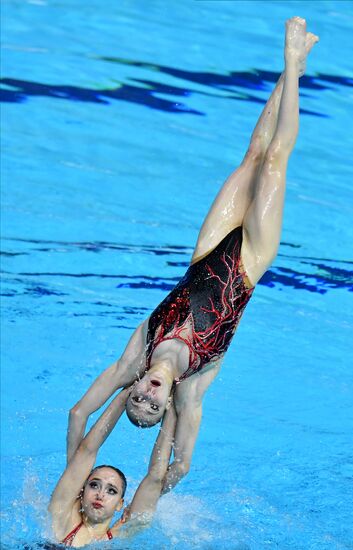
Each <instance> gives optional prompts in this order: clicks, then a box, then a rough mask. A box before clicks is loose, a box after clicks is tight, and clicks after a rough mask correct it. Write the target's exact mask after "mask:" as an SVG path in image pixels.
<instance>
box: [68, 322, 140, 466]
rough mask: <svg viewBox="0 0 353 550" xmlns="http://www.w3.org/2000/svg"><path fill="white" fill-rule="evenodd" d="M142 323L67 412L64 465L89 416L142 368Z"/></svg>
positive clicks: (77, 442) (77, 441) (74, 448)
mask: <svg viewBox="0 0 353 550" xmlns="http://www.w3.org/2000/svg"><path fill="white" fill-rule="evenodd" d="M144 348H145V337H144V323H143V324H142V325H140V326H139V327H138V328H137V329H136V330H135V332H134V333H133V335H132V337H131V338H130V341H129V343H128V345H127V347H126V349H125V351H124V354H123V355H122V357H121V358H120V359H119V360H118V361H116V362H115V363H113V364H112V365H111V366H110V367H109V368H108V369H106V370H105V371H104V372H103V373H102V374H101V375H100V376H99V377H98V378H97V379H96V380H95V381H94V382H93V384H92V386H91V387H90V388H89V390H88V391H87V392H86V393H85V395H84V396H83V397H82V399H80V401H78V403H76V405H75V406H74V407H73V408H72V409H71V410H70V414H69V425H68V430H67V463H69V462H70V460H71V459H72V457H73V456H74V454H75V452H76V450H77V448H78V446H79V444H80V442H81V440H82V438H83V436H84V433H85V429H86V424H87V419H88V417H89V415H90V414H92V413H93V412H95V411H96V410H97V409H99V408H100V407H101V406H102V405H104V403H105V402H106V401H107V400H108V399H109V397H111V396H112V395H113V393H114V392H115V391H116V390H118V389H119V388H122V387H125V386H129V385H130V384H132V383H133V382H134V380H136V377H137V375H138V374H139V373H140V371H141V370H142V369H143V368H144Z"/></svg>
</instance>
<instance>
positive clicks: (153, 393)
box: [126, 369, 173, 428]
mask: <svg viewBox="0 0 353 550" xmlns="http://www.w3.org/2000/svg"><path fill="white" fill-rule="evenodd" d="M172 385H173V380H172V379H170V378H167V377H165V376H163V374H162V373H161V372H158V371H156V369H153V370H152V369H151V370H150V371H148V372H147V373H146V374H145V375H144V377H143V378H141V380H139V381H138V382H135V384H134V386H133V388H132V391H131V393H130V395H129V398H128V400H127V403H126V414H127V416H128V418H129V420H130V421H131V422H132V423H133V424H135V426H139V427H141V428H150V427H151V426H154V425H155V424H157V423H158V422H159V421H160V420H161V418H162V417H163V414H164V412H165V411H166V410H167V409H168V408H169V407H170V404H171V401H172V399H171V397H170V390H171V388H172Z"/></svg>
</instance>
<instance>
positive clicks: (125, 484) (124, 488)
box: [87, 464, 127, 498]
mask: <svg viewBox="0 0 353 550" xmlns="http://www.w3.org/2000/svg"><path fill="white" fill-rule="evenodd" d="M101 468H110V469H111V470H114V472H116V473H117V474H119V476H120V479H121V481H122V482H123V490H122V493H121V498H124V495H125V491H126V487H127V481H126V477H125V475H124V474H123V472H122V471H121V470H119V468H115V466H111V465H110V464H101V465H100V466H95V467H94V468H93V470H92V471H91V473H90V474H89V476H88V477H91V475H92V474H93V473H94V472H96V471H97V470H100V469H101ZM87 479H88V478H87Z"/></svg>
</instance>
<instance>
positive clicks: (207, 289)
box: [146, 227, 254, 383]
mask: <svg viewBox="0 0 353 550" xmlns="http://www.w3.org/2000/svg"><path fill="white" fill-rule="evenodd" d="M242 240H243V234H242V228H241V227H237V228H235V229H233V230H232V231H231V232H230V233H228V235H226V236H225V237H224V239H222V241H221V242H220V243H219V244H218V245H217V246H216V248H214V249H213V250H212V251H211V252H210V253H209V254H207V256H205V257H203V258H201V259H200V260H198V261H197V262H195V263H193V264H191V265H190V267H189V269H188V270H187V272H186V273H185V275H184V277H183V278H182V279H181V280H180V281H179V283H178V284H177V285H176V286H175V287H174V288H173V290H172V291H171V292H170V294H168V296H167V297H166V298H165V299H164V300H163V302H161V303H160V304H159V306H158V307H157V308H156V309H155V310H154V311H153V313H152V314H151V316H150V318H149V322H148V332H147V355H146V367H147V370H148V369H149V368H150V367H151V359H152V355H153V352H154V350H155V349H156V347H157V346H158V345H159V344H160V343H161V342H165V341H167V340H173V339H175V338H177V339H179V340H181V341H183V342H184V343H185V344H186V345H187V346H188V348H189V366H188V368H187V370H186V371H185V372H184V373H183V375H182V376H181V377H180V378H178V379H177V380H176V382H177V383H178V382H181V381H182V380H184V379H185V378H188V377H189V376H191V375H192V374H195V373H196V372H199V371H201V370H202V369H203V368H204V366H205V365H207V364H208V363H210V362H211V361H216V360H218V359H220V358H221V357H222V356H223V354H224V353H225V352H226V351H227V349H228V346H229V344H230V342H231V339H232V337H233V335H234V332H235V329H236V327H237V325H238V323H239V321H240V318H241V316H242V313H243V311H244V308H245V306H246V304H247V303H248V301H249V299H250V297H251V295H252V293H253V290H254V289H253V288H252V287H251V285H250V282H249V281H248V279H247V277H246V274H245V273H244V270H243V268H242V265H241V259H240V251H241V245H242Z"/></svg>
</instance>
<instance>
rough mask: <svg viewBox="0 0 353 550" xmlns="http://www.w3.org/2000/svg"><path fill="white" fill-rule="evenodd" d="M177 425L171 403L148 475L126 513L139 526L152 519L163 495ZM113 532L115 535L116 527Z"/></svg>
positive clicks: (125, 516) (154, 448)
mask: <svg viewBox="0 0 353 550" xmlns="http://www.w3.org/2000/svg"><path fill="white" fill-rule="evenodd" d="M175 425H176V413H175V409H174V405H171V407H170V408H169V409H168V410H167V411H166V413H165V415H164V418H163V422H162V425H161V428H160V431H159V434H158V437H157V440H156V442H155V444H154V447H153V451H152V455H151V458H150V463H149V466H148V472H147V475H146V477H145V478H144V479H143V480H142V481H141V483H140V485H139V487H138V489H137V491H136V493H135V495H134V498H133V499H132V502H131V504H130V505H129V507H128V508H127V510H126V511H125V513H124V521H133V520H135V522H137V524H138V526H141V525H144V524H146V523H148V522H149V521H150V520H151V519H152V516H153V513H154V511H155V508H156V505H157V502H158V499H159V497H160V495H161V491H162V487H163V479H164V477H165V474H166V471H167V468H168V464H169V460H170V455H171V451H172V445H173V441H174V432H175ZM118 528H119V525H117V526H116V529H118ZM112 533H113V535H114V527H113V529H112Z"/></svg>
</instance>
